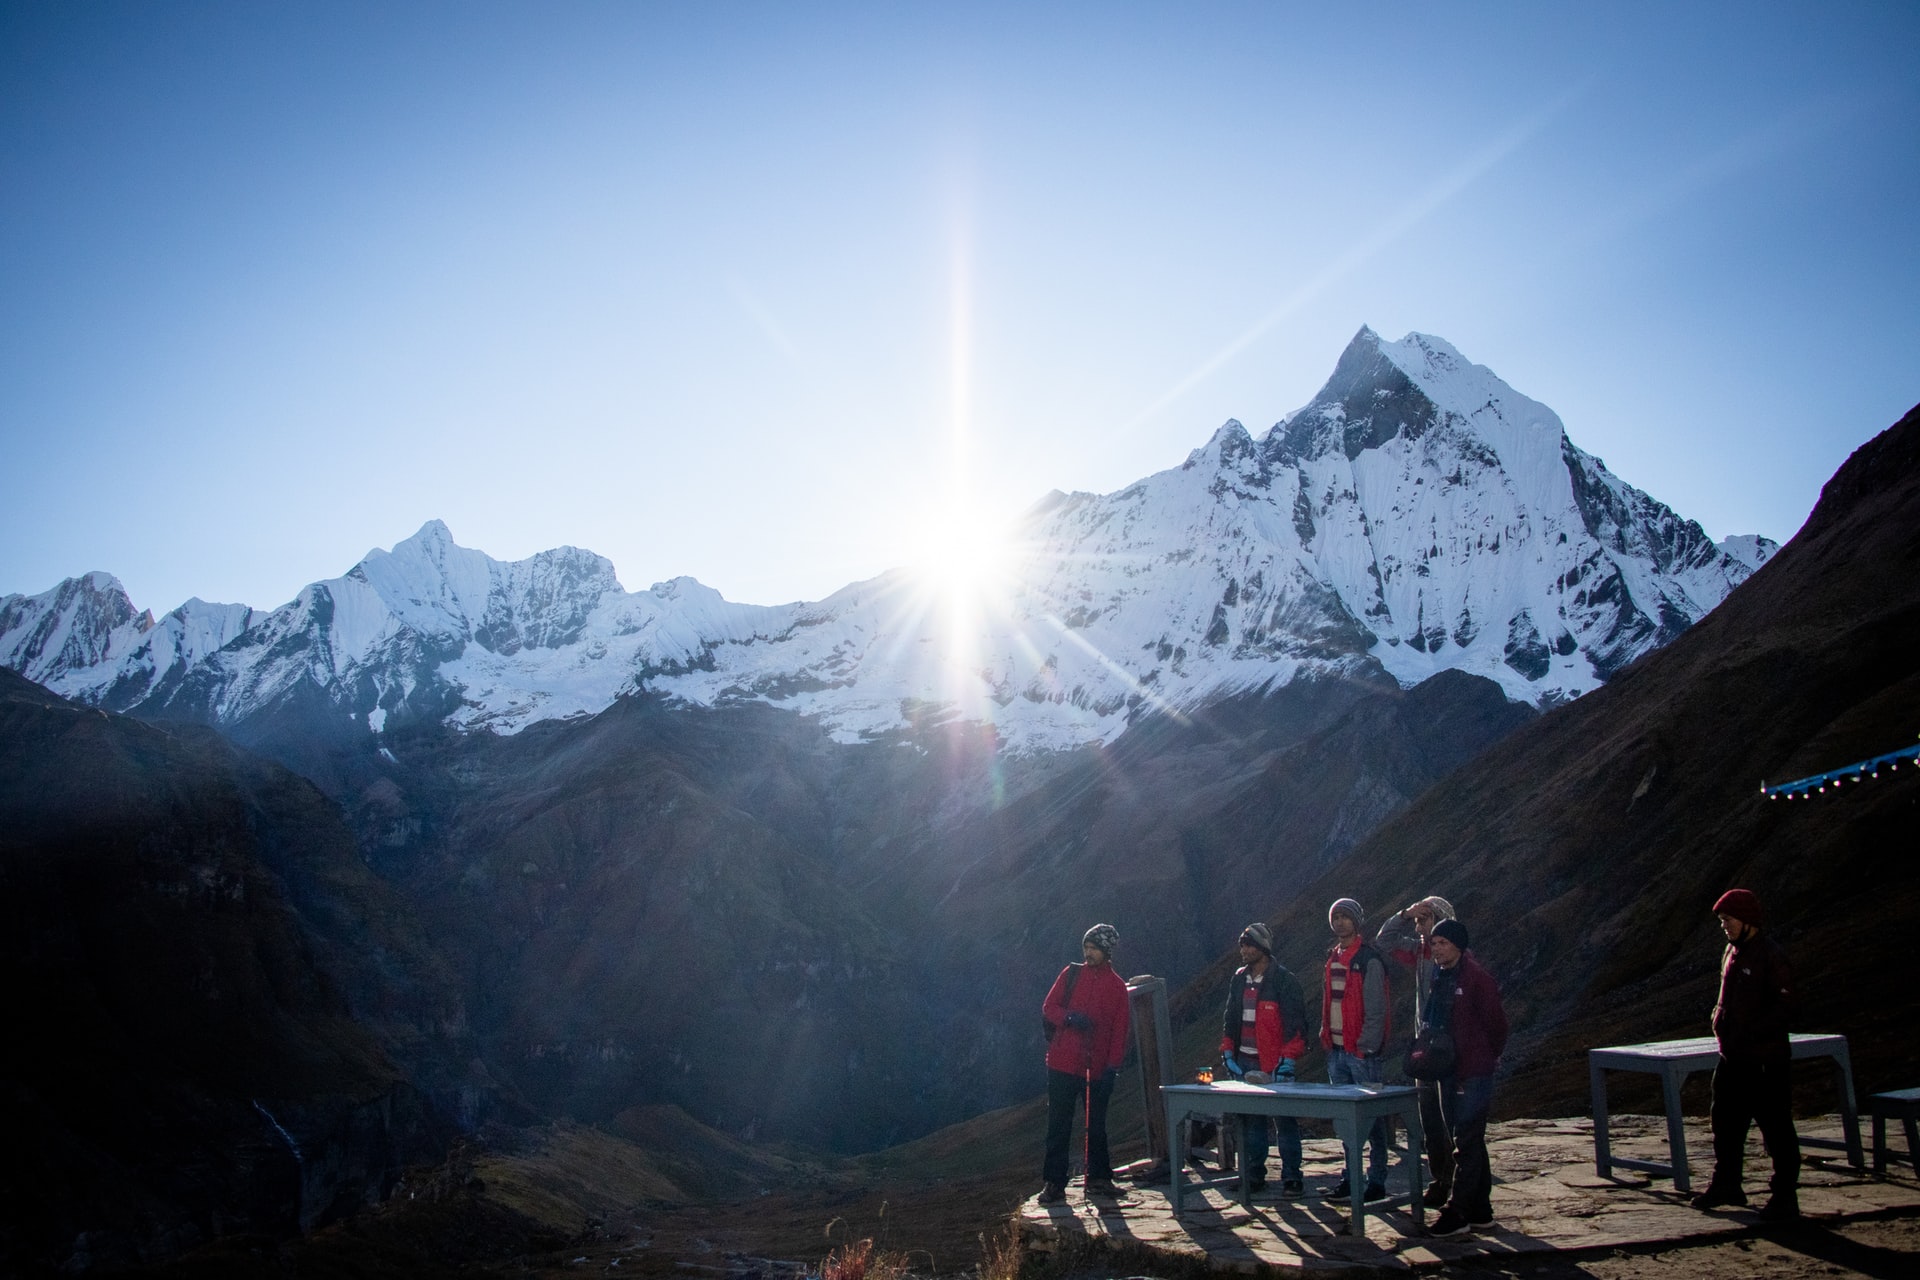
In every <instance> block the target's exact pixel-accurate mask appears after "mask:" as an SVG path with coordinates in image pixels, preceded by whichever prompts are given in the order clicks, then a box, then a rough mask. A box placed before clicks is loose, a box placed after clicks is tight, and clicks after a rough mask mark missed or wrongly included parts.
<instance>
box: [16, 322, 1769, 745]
mask: <svg viewBox="0 0 1920 1280" xmlns="http://www.w3.org/2000/svg"><path fill="white" fill-rule="evenodd" d="M1775 549H1776V547H1775V544H1773V543H1772V542H1771V541H1769V540H1767V539H1764V538H1755V537H1751V536H1748V537H1740V538H1732V539H1728V540H1727V542H1726V544H1724V545H1716V544H1714V543H1713V542H1712V541H1711V540H1710V539H1709V538H1708V537H1707V536H1706V534H1705V533H1704V531H1702V530H1701V529H1700V527H1699V526H1698V525H1697V524H1695V523H1693V522H1691V521H1687V520H1684V519H1683V518H1681V517H1680V516H1678V515H1676V514H1675V513H1674V512H1672V511H1671V510H1669V509H1668V508H1667V507H1665V506H1663V505H1662V504H1660V503H1659V502H1657V501H1655V500H1654V499H1652V498H1650V497H1648V496H1647V495H1646V494H1644V493H1642V492H1641V491H1639V490H1637V489H1635V488H1633V487H1632V486H1630V485H1628V484H1626V483H1625V482H1623V481H1621V480H1619V479H1618V478H1617V477H1615V476H1613V475H1612V474H1611V473H1609V472H1608V471H1607V470H1606V468H1605V467H1604V466H1603V465H1602V464H1601V463H1600V462H1599V460H1598V459H1595V458H1593V457H1591V456H1590V455H1588V454H1586V453H1583V452H1582V451H1581V450H1579V449H1578V448H1577V447H1575V446H1574V445H1573V444H1572V442H1571V441H1570V440H1569V439H1568V438H1567V436H1566V432H1565V429H1564V427H1563V426H1562V424H1561V422H1560V419H1559V418H1558V416H1557V415H1555V414H1554V413H1553V411H1552V410H1551V409H1548V408H1547V407H1546V406H1544V405H1542V404H1539V403H1538V402H1536V401H1534V400H1531V399H1529V398H1527V397H1526V396H1523V395H1521V394H1520V393H1518V392H1516V391H1514V390H1513V389H1512V388H1511V387H1509V386H1507V385H1506V383H1504V382H1503V381H1501V380H1500V379H1499V378H1498V377H1496V376H1495V375H1494V374H1493V373H1492V372H1491V371H1490V370H1488V369H1486V368H1484V367H1482V366H1479V365H1474V364H1471V363H1470V362H1468V361H1467V360H1466V359H1465V358H1464V357H1462V356H1461V355H1460V353H1459V352H1458V351H1456V350H1455V349H1454V348H1453V347H1452V346H1451V345H1449V344H1448V343H1446V342H1445V341H1444V340H1442V339H1439V338H1433V337H1429V336H1427V335H1422V334H1409V335H1408V336H1407V337H1406V338H1404V339H1402V340H1401V341H1399V342H1385V341H1382V340H1381V339H1380V338H1379V337H1378V335H1376V334H1374V333H1373V332H1372V331H1371V330H1368V329H1362V330H1361V331H1360V333H1359V334H1358V335H1356V337H1355V338H1354V340H1353V342H1352V343H1351V344H1350V345H1349V346H1348V348H1347V350H1346V352H1345V353H1344V354H1343V355H1342V356H1341V358H1340V360H1339V362H1338V364H1337V365H1336V367H1335V370H1334V373H1333V376H1332V377H1331V378H1330V379H1329V381H1328V382H1327V385H1326V386H1325V387H1324V388H1323V389H1322V390H1321V391H1320V393H1319V394H1318V395H1316V396H1315V397H1314V399H1313V400H1312V401H1311V402H1309V403H1308V404H1307V405H1306V406H1305V407H1303V408H1301V409H1300V410H1298V411H1296V412H1294V413H1291V414H1289V415H1287V416H1286V417H1285V418H1284V419H1282V420H1281V421H1280V422H1279V423H1277V424H1275V426H1274V427H1273V428H1272V429H1271V430H1269V431H1267V432H1266V433H1264V434H1263V435H1261V436H1259V437H1254V436H1252V435H1251V434H1249V433H1248V432H1247V431H1246V429H1245V428H1244V427H1242V426H1241V425H1240V424H1239V423H1238V422H1231V421H1230V422H1228V423H1227V424H1226V425H1224V426H1223V427H1221V428H1220V429H1219V430H1218V431H1216V432H1215V433H1214V435H1213V437H1212V439H1210V440H1209V441H1208V442H1207V443H1206V444H1205V445H1204V446H1202V447H1201V448H1199V449H1196V450H1194V451H1193V453H1192V454H1191V455H1189V457H1188V458H1187V460H1186V461H1185V463H1184V464H1183V465H1181V466H1179V467H1176V468H1173V469H1170V470H1168V471H1163V472H1160V473H1158V474H1156V475H1153V476H1149V477H1147V478H1146V479H1144V480H1141V481H1139V482H1138V483H1136V484H1133V485H1131V486H1128V487H1127V488H1126V489H1123V490H1121V491H1119V492H1117V493H1113V494H1105V495H1094V494H1084V493H1076V494H1071V495H1067V494H1060V493H1055V494H1051V495H1049V496H1048V497H1047V498H1045V499H1043V500H1042V501H1041V502H1040V503H1039V504H1037V505H1036V506H1035V507H1034V508H1033V509H1032V510H1031V511H1030V512H1029V513H1028V514H1027V516H1026V518H1025V520H1024V522H1023V525H1022V527H1021V529H1020V531H1019V536H1018V538H1017V553H1016V555H1015V556H1014V558H1013V560H1012V562H1011V564H1010V565H1009V566H1008V568H1007V571H1006V572H1005V574H1004V575H1003V580H1002V581H1001V582H999V583H998V584H995V586H994V588H993V589H992V590H989V591H985V592H982V593H981V594H979V595H978V596H975V597H969V598H958V597H956V596H954V594H953V593H952V592H950V591H949V590H948V589H947V588H946V586H945V585H944V584H940V583H936V582H930V581H926V580H923V579H921V578H918V577H916V576H915V575H914V574H912V573H909V572H907V571H894V572H891V573H888V574H885V575H882V576H881V577H879V578H876V579H873V580H871V581H868V582H863V583H856V584H853V585H851V586H848V587H846V588H843V589H842V590H840V591H839V592H836V593H835V594H834V595H832V596H830V597H828V598H827V599H825V600H822V601H819V602H812V603H809V602H800V603H795V604H788V605H780V606H770V607H769V606H755V605H742V604H735V603H732V602H729V601H727V600H725V599H723V598H722V597H721V596H720V594H719V593H718V592H715V591H713V590H712V589H710V588H708V587H705V586H702V585H701V584H700V583H698V582H696V581H694V580H693V579H690V578H678V579H674V580H672V581H669V582H665V583H658V584H655V585H654V586H653V587H651V588H649V589H647V590H646V591H640V592H627V591H626V590H624V589H623V588H622V587H621V585H620V583H619V580H618V578H617V577H616V576H615V573H614V568H613V565H612V564H611V563H610V562H609V561H607V560H606V559H604V558H603V557H600V556H597V555H594V554H593V553H592V552H589V551H584V550H580V549H578V548H573V547H561V548H558V549H555V550H552V551H546V552H542V553H540V554H538V555H535V556H532V557H529V558H528V559H525V560H520V561H514V562H502V561H497V560H494V559H492V558H491V557H489V556H487V555H485V554H484V553H483V552H480V551H476V550H472V549H469V548H464V547H460V546H458V545H457V544H456V543H455V542H454V540H453V536H452V534H451V532H450V531H449V530H448V529H447V527H446V526H445V525H444V524H442V523H440V522H439V521H437V520H434V521H429V522H428V523H427V524H426V525H425V526H423V527H422V528H421V529H420V531H419V532H418V533H416V534H415V535H414V536H413V537H411V538H408V539H406V540H404V541H402V542H400V543H398V544H396V545H395V546H394V547H393V549H392V550H391V551H380V550H376V551H373V552H370V553H369V554H368V555H367V556H366V557H365V558H364V559H362V560H361V561H360V563H359V564H357V565H355V566H354V567H353V568H352V569H351V570H349V571H348V572H347V573H346V574H345V575H343V576H342V577H340V578H335V579H330V580H328V581H325V582H318V583H314V584H311V585H310V586H308V587H306V588H305V589H304V590H302V591H301V593H300V594H299V595H298V596H297V597H296V598H295V599H294V600H293V601H291V602H289V603H288V604H285V605H283V606H281V607H280V608H278V609H274V610H272V611H270V612H262V611H257V610H253V609H250V608H247V607H246V606H242V605H215V604H207V603H205V602H203V601H200V600H197V599H196V600H190V601H188V602H187V603H186V604H184V605H182V606H180V608H178V609H176V610H174V611H173V612H171V613H169V614H167V615H166V616H165V617H164V618H162V619H160V620H159V621H158V622H156V621H155V620H154V619H153V618H152V616H151V615H150V614H146V613H141V612H139V611H138V610H136V609H135V608H134V606H133V604H132V602H131V601H130V600H128V599H127V596H126V593H125V591H124V590H123V589H122V588H121V586H120V584H119V583H118V582H117V581H116V580H114V579H113V578H112V577H111V576H110V575H106V574H100V573H93V574H88V575H86V576H84V577H82V578H77V579H69V580H67V581H65V582H63V583H61V584H59V585H58V586H56V587H55V588H53V589H52V590H50V591H47V592H44V593H41V594H40V595H36V596H17V595H16V596H8V597H5V598H4V599H0V664H4V665H7V666H10V667H13V668H14V669H16V670H19V671H20V672H22V673H23V674H25V675H27V676H29V677H30V678H33V679H35V680H38V681H40V682H41V683H43V684H45V685H47V686H48V687H49V688H52V689H53V690H54V691H55V692H58V693H61V694H63V695H65V696H68V697H72V698H76V699H78V700H81V701H84V702H88V703H92V704H94V705H99V706H104V707H108V708H111V709H115V710H130V711H138V712H140V713H141V714H145V715H164V716H176V717H186V718H192V719H197V720H205V721H209V722H212V723H217V724H234V723H238V722H241V721H244V720H247V719H249V718H250V717H253V716H257V715H262V714H270V713H271V712H272V711H273V710H274V709H275V708H276V707H279V706H283V705H288V704H289V703H290V702H291V701H293V700H302V701H304V702H305V703H306V704H307V705H320V706H324V707H327V708H329V709H330V714H334V715H337V716H338V717H340V718H342V719H343V720H346V719H350V720H352V721H355V722H357V723H358V724H360V725H364V727H365V730H366V731H370V732H373V733H376V734H377V733H380V732H383V731H385V730H386V729H387V728H388V727H389V725H390V723H397V720H396V719H395V718H396V717H397V718H399V719H402V720H404V719H429V720H445V721H447V722H448V723H450V724H452V725H454V726H456V727H458V728H461V729H468V730H473V729H481V728H485V729H490V730H493V731H496V732H505V733H511V732H515V731H517V730H519V729H521V728H524V727H525V726H527V725H529V724H532V723H536V722H538V721H542V720H547V719H553V718H566V717H575V716H582V715H590V714H593V713H596V712H598V711H600V710H603V709H604V708H605V707H607V706H609V705H610V704H611V703H612V702H613V700H614V699H616V698H618V697H621V696H623V695H627V694H631V693H634V692H638V691H641V690H650V691H654V692H657V693H661V694H665V695H667V696H670V697H673V698H677V699H680V700H683V701H686V702H690V703H695V704H702V705H713V704H715V703H719V702H724V701H728V700H737V699H757V700H761V701H765V702H769V703H772V704H774V705H778V706H781V707H785V708H788V709H791V710H794V711H796V712H799V713H802V714H806V715H809V716H813V717H817V718H818V719H819V720H820V721H821V722H822V723H823V724H824V725H825V726H826V727H827V728H828V729H829V730H831V731H832V733H833V734H834V736H835V737H836V738H839V739H841V740H843V741H858V740H862V739H867V738H872V737H875V736H880V735H885V734H888V733H890V732H893V731H896V730H899V729H901V728H903V727H904V726H906V725H909V724H921V725H924V724H927V723H929V722H933V723H937V722H940V721H942V720H947V719H952V718H960V719H965V720H976V721H982V722H986V723H990V724H992V725H993V726H994V728H995V730H996V731H997V732H998V734H999V735H1000V738H1001V740H1002V742H1003V743H1004V744H1006V745H1007V746H1009V747H1011V748H1013V749H1015V750H1044V749H1050V748H1062V747H1070V746H1075V745H1080V744H1084V743H1088V742H1095V741H1110V740H1112V739H1113V738H1114V737H1117V736H1118V735H1119V734H1120V733H1121V732H1123V731H1124V730H1125V728H1126V726H1127V725H1128V724H1129V723H1130V722H1131V720H1132V718H1133V717H1134V716H1135V715H1137V714H1139V713H1141V712H1143V711H1147V710H1174V711H1177V710H1179V709H1181V708H1190V707H1195V706H1199V705H1203V704H1205V703H1206V702H1209V701H1211V700H1214V699H1217V698H1219V697H1222V696H1226V695H1229V694H1232V693H1236V692H1244V691H1251V690H1258V689H1260V688H1264V687H1277V686H1279V685H1282V684H1285V683H1287V682H1289V681H1291V680H1293V679H1297V678H1301V677H1303V676H1328V675H1335V674H1340V675H1349V676H1361V677H1367V676H1371V677H1373V678H1381V677H1383V676H1391V677H1392V678H1393V679H1394V680H1396V681H1398V682H1399V683H1400V684H1402V685H1403V686H1410V685H1412V684H1416V683H1418V682H1419V681H1421V680H1423V679H1425V678H1426V677H1427V676H1430V675H1432V674H1435V673H1437V672H1439V671H1441V670H1445V669H1449V668H1460V669H1464V670H1467V671H1471V672H1473V673H1475V674H1479V675H1484V676H1487V677H1490V678H1492V679H1494V680H1496V681H1498V682H1499V683H1500V684H1501V686H1502V687H1503V688H1504V689H1505V690H1506V692H1507V695H1508V696H1509V697H1510V698H1513V699H1516V700H1522V701H1527V702H1530V703H1533V704H1535V705H1542V704H1548V703H1553V702H1557V701H1562V700H1565V699H1567V698H1571V697H1576V696H1578V695H1579V694H1581V693H1584V692H1586V691H1588V690H1590V689H1593V688H1595V687H1597V686H1598V685H1599V684H1600V683H1602V682H1604V680H1605V679H1606V678H1607V677H1609V676H1610V675H1611V674H1612V673H1613V672H1615V671H1617V670H1618V669H1619V668H1620V667H1622V666H1624V665H1625V664H1626V663H1628V662H1631V661H1632V660H1633V659H1634V658H1636V657H1638V656H1640V655H1641V654H1643V653H1645V652H1648V651H1649V650H1651V649H1653V648H1656V647H1658V646H1659V645H1662V644H1665V643H1666V642H1667V641H1669V640H1671V639H1672V638H1673V637H1674V636H1675V635H1677V634H1679V632H1680V631H1682V630H1684V629H1685V628H1686V627H1687V626H1689V625H1691V624H1692V623H1693V622H1695V621H1697V620H1698V619H1699V618H1700V617H1702V616H1704V614H1705V613H1706V612H1707V611H1708V610H1710V609H1712V608H1713V607H1714V606H1715V605H1717V604H1718V603H1719V602H1720V601H1721V600H1722V599H1724V598H1725V596H1726V594H1727V592H1729V591H1730V590H1732V588H1733V587H1734V586H1737V585H1738V584H1739V583H1740V582H1741V581H1744V580H1745V579H1746V577H1748V576H1749V575H1750V574H1751V573H1752V572H1753V571H1754V570H1755V569H1757V568H1758V567H1759V566H1760V565H1761V564H1763V563H1764V562H1765V561H1766V560H1767V559H1768V558H1769V557H1770V556H1771V555H1772V553H1773V552H1774V550H1775Z"/></svg>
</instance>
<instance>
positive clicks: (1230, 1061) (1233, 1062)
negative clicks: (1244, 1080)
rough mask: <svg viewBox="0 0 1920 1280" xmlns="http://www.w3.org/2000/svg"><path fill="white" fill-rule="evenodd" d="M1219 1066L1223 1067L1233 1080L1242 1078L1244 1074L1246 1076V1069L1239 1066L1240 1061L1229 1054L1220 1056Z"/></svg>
mask: <svg viewBox="0 0 1920 1280" xmlns="http://www.w3.org/2000/svg"><path fill="white" fill-rule="evenodd" d="M1220 1065H1221V1066H1223V1067H1225V1068H1226V1069H1227V1074H1228V1075H1230V1076H1232V1077H1233V1078H1234V1079H1235V1080H1238V1079H1239V1078H1240V1077H1241V1076H1244V1075H1245V1074H1247V1069H1246V1068H1245V1067H1243V1066H1241V1065H1240V1059H1238V1058H1236V1057H1234V1056H1233V1054H1232V1053H1231V1052H1228V1053H1223V1054H1221V1055H1220Z"/></svg>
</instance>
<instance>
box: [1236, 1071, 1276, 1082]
mask: <svg viewBox="0 0 1920 1280" xmlns="http://www.w3.org/2000/svg"><path fill="white" fill-rule="evenodd" d="M1241 1078H1242V1079H1244V1080H1245V1081H1246V1082H1247V1083H1248V1084H1266V1083H1267V1082H1268V1081H1269V1080H1271V1079H1273V1077H1272V1076H1270V1075H1268V1074H1267V1073H1266V1072H1264V1071H1249V1072H1247V1074H1246V1075H1245V1076H1243V1077H1241Z"/></svg>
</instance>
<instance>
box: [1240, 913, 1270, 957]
mask: <svg viewBox="0 0 1920 1280" xmlns="http://www.w3.org/2000/svg"><path fill="white" fill-rule="evenodd" d="M1240 941H1242V942H1251V943H1252V944H1253V945H1254V946H1256V947H1258V948H1260V949H1261V950H1262V951H1264V952H1266V953H1267V954H1268V955H1272V954H1273V930H1271V929H1269V928H1267V926H1266V925H1264V924H1261V923H1260V922H1259V921H1258V920H1256V921H1254V922H1253V923H1252V924H1250V925H1248V926H1247V927H1246V928H1244V929H1242V930H1241V931H1240Z"/></svg>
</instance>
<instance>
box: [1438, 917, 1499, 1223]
mask: <svg viewBox="0 0 1920 1280" xmlns="http://www.w3.org/2000/svg"><path fill="white" fill-rule="evenodd" d="M1467 938H1468V934H1467V926H1466V925H1464V924H1461V923H1460V922H1459V921H1458V920H1442V921H1441V922H1440V923H1438V924H1436V925H1434V926H1433V933H1432V935H1431V936H1430V937H1429V938H1428V945H1429V946H1430V947H1431V948H1432V950H1433V961H1434V963H1435V964H1436V965H1438V966H1439V969H1438V971H1436V972H1435V973H1434V975H1433V989H1432V991H1431V992H1430V993H1429V994H1428V996H1427V1001H1426V1010H1427V1025H1429V1026H1431V1027H1434V1028H1436V1029H1439V1028H1445V1029H1447V1030H1449V1031H1451V1032H1453V1044H1454V1053H1455V1057H1454V1069H1453V1075H1451V1076H1449V1077H1448V1078H1447V1079H1444V1080H1442V1081H1441V1082H1440V1109H1441V1111H1442V1113H1443V1114H1444V1115H1445V1117H1446V1122H1447V1131H1448V1132H1449V1133H1451V1134H1452V1135H1453V1195H1452V1198H1451V1199H1449V1200H1448V1201H1447V1204H1446V1207H1445V1208H1443V1209H1442V1210H1440V1216H1439V1217H1437V1218H1435V1219H1434V1221H1433V1227H1432V1232H1433V1234H1434V1235H1437V1236H1457V1235H1460V1234H1462V1233H1464V1232H1467V1231H1470V1230H1474V1229H1476V1228H1478V1229H1482V1230H1484V1229H1485V1228H1487V1227H1491V1226H1492V1225H1493V1199H1492V1195H1493V1169H1492V1166H1491V1165H1490V1163H1489V1162H1488V1159H1487V1113H1488V1112H1489V1111H1490V1110H1492V1107H1493V1073H1494V1071H1495V1070H1496V1069H1497V1068H1498V1067H1499V1066H1500V1055H1501V1054H1502V1053H1505V1052H1506V1049H1507V1012H1506V1010H1505V1009H1503V1008H1502V1007H1501V1005H1500V986H1499V984H1498V983H1496V982H1495V981H1494V980H1493V975H1492V974H1490V973H1488V972H1487V971H1486V970H1485V969H1483V968H1481V967H1480V962H1479V961H1478V960H1475V959H1474V958H1473V956H1472V954H1471V953H1470V952H1468V950H1467Z"/></svg>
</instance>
